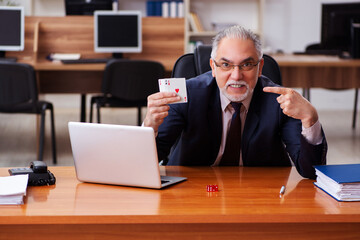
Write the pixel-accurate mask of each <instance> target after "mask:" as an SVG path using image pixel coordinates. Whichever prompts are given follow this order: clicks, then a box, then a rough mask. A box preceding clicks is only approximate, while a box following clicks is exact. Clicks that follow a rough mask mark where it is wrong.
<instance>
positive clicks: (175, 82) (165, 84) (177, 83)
mask: <svg viewBox="0 0 360 240" xmlns="http://www.w3.org/2000/svg"><path fill="white" fill-rule="evenodd" d="M185 81H186V80H185V78H163V79H159V89H160V92H175V93H176V94H177V95H178V96H180V97H181V100H180V101H177V102H174V103H186V102H187V101H188V99H187V92H186V82H185Z"/></svg>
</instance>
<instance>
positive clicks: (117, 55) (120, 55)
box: [112, 53, 124, 59]
mask: <svg viewBox="0 0 360 240" xmlns="http://www.w3.org/2000/svg"><path fill="white" fill-rule="evenodd" d="M112 57H113V58H115V59H120V58H123V57H124V55H123V53H113V54H112Z"/></svg>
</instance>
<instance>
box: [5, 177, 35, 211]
mask: <svg viewBox="0 0 360 240" xmlns="http://www.w3.org/2000/svg"><path fill="white" fill-rule="evenodd" d="M28 178H29V175H28V174H25V175H15V176H8V177H0V205H19V204H24V196H25V195H26V188H27V184H28Z"/></svg>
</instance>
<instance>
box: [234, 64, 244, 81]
mask: <svg viewBox="0 0 360 240" xmlns="http://www.w3.org/2000/svg"><path fill="white" fill-rule="evenodd" d="M231 76H232V78H235V79H242V77H243V70H242V69H241V68H240V66H234V68H233V69H232V73H231Z"/></svg>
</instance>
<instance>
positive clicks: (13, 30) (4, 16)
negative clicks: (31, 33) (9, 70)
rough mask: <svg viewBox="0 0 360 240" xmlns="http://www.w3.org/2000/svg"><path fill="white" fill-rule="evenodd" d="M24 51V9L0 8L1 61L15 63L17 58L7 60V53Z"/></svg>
mask: <svg viewBox="0 0 360 240" xmlns="http://www.w3.org/2000/svg"><path fill="white" fill-rule="evenodd" d="M22 50H24V8H23V7H10V6H0V59H1V60H9V61H15V60H16V58H5V52H6V51H22Z"/></svg>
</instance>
